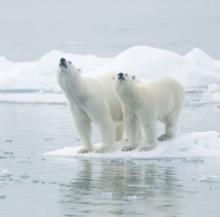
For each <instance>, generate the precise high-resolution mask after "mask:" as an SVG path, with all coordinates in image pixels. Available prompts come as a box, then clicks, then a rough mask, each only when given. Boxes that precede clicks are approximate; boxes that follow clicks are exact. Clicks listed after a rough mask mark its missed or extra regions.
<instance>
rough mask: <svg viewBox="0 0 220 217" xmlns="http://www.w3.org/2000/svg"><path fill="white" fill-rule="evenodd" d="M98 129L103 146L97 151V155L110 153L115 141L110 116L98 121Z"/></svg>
mask: <svg viewBox="0 0 220 217" xmlns="http://www.w3.org/2000/svg"><path fill="white" fill-rule="evenodd" d="M97 125H98V128H99V130H100V132H101V137H102V146H101V148H99V149H97V150H96V152H97V153H105V152H108V151H110V149H111V148H112V146H113V145H114V141H115V132H114V125H113V121H112V119H111V117H110V115H107V116H106V117H103V118H102V119H101V120H99V121H97Z"/></svg>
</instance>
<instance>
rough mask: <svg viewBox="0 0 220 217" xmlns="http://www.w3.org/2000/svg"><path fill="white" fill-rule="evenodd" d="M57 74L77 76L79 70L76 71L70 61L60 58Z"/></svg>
mask: <svg viewBox="0 0 220 217" xmlns="http://www.w3.org/2000/svg"><path fill="white" fill-rule="evenodd" d="M58 73H59V74H63V75H66V76H68V75H72V76H73V75H78V74H80V73H81V70H80V69H77V68H76V67H75V66H74V65H73V64H72V62H71V61H69V60H66V59H65V58H61V59H60V62H59V69H58Z"/></svg>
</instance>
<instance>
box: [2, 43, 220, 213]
mask: <svg viewBox="0 0 220 217" xmlns="http://www.w3.org/2000/svg"><path fill="white" fill-rule="evenodd" d="M60 57H66V58H69V59H70V60H71V61H72V62H73V63H74V64H75V65H76V66H77V67H80V68H82V71H83V74H84V75H85V76H91V77H93V76H97V75H98V74H101V73H105V72H107V71H115V72H118V71H127V72H130V73H133V74H136V75H137V78H138V79H143V80H145V81H146V82H148V81H151V80H154V79H157V78H160V77H163V76H172V77H175V78H176V79H177V80H179V81H180V82H181V83H182V84H183V85H184V86H185V88H186V92H187V101H186V104H185V108H184V112H183V115H182V120H181V121H180V129H179V134H178V136H177V137H176V138H175V139H173V140H171V141H169V142H163V143H159V144H158V146H157V147H156V148H155V149H154V150H152V151H150V152H147V153H142V152H139V151H138V150H136V151H133V152H127V153H122V152H121V149H120V148H121V147H122V145H123V143H119V144H116V147H115V151H114V152H113V153H108V154H95V153H90V154H86V155H79V154H77V150H78V149H79V145H80V141H79V138H78V135H77V133H76V130H75V128H74V125H73V121H72V117H71V115H70V112H69V109H68V107H67V105H66V99H65V97H64V95H63V94H62V92H61V90H60V89H59V87H58V85H57V82H56V75H55V74H56V73H55V71H56V67H57V64H58V60H59V59H60ZM0 87H1V88H0V122H1V125H0V138H1V139H0V216H4V217H24V216H32V217H39V216H41V217H48V216H53V217H72V216H77V217H78V216H90V217H99V216H107V217H108V216H109V217H113V216H114V217H115V216H126V217H130V216H132V217H133V216H146V215H147V216H150V217H151V216H153V217H155V216H156V217H164V216H176V217H185V216H187V217H195V216H200V217H207V216H210V217H217V216H218V213H219V212H220V208H219V198H220V170H219V164H220V136H219V132H220V115H219V114H220V100H219V99H220V97H219V96H220V88H219V87H220V61H218V60H214V59H212V58H211V57H210V56H209V55H208V54H206V53H204V52H203V51H202V50H200V49H194V50H192V51H191V52H189V53H188V54H186V55H179V54H176V53H173V52H170V51H167V50H160V49H157V48H152V47H147V46H140V47H134V48H131V49H128V50H126V51H124V52H122V53H121V54H119V55H118V56H116V57H111V58H100V57H95V56H92V55H84V56H83V55H76V54H66V53H63V52H61V51H52V52H50V53H49V54H46V55H45V56H43V57H42V58H41V59H40V60H38V61H33V62H10V61H9V60H7V59H5V58H4V57H1V58H0ZM160 131H161V126H159V132H160ZM98 142H100V135H99V133H98V131H97V129H96V128H94V133H93V143H98Z"/></svg>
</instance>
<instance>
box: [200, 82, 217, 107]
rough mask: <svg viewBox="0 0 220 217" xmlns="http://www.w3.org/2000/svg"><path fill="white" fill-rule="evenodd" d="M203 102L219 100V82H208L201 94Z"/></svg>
mask: <svg viewBox="0 0 220 217" xmlns="http://www.w3.org/2000/svg"><path fill="white" fill-rule="evenodd" d="M203 101H204V102H209V103H212V102H217V103H218V102H220V85H219V84H215V83H214V84H210V85H209V86H208V88H207V91H206V92H205V93H204V96H203Z"/></svg>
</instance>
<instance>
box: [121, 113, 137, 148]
mask: <svg viewBox="0 0 220 217" xmlns="http://www.w3.org/2000/svg"><path fill="white" fill-rule="evenodd" d="M124 125H125V131H126V136H127V139H128V145H125V146H124V147H123V148H122V151H131V150H133V149H135V148H136V147H137V128H138V119H137V116H136V114H135V113H134V112H125V113H124Z"/></svg>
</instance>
